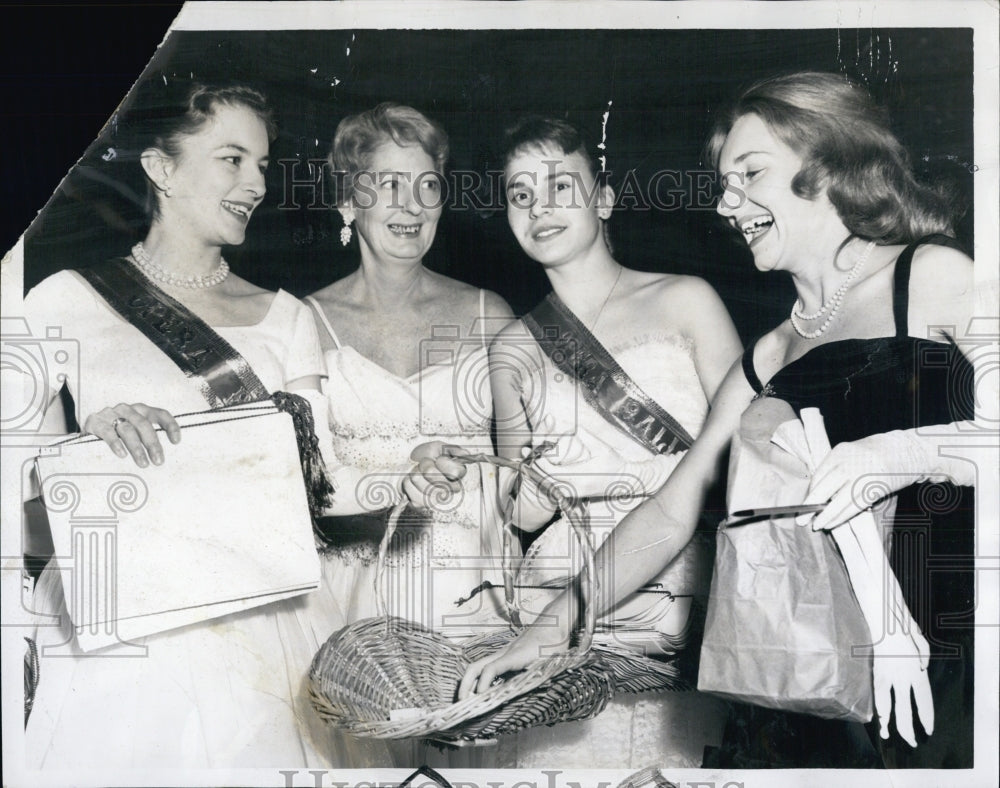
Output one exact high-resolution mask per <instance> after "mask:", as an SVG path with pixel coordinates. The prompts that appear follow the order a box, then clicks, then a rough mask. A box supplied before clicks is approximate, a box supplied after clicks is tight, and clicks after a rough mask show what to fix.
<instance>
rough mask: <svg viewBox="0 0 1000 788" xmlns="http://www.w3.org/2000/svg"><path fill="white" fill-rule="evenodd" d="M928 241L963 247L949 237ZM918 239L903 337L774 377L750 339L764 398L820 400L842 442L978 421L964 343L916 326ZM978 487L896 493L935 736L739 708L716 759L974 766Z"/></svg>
mask: <svg viewBox="0 0 1000 788" xmlns="http://www.w3.org/2000/svg"><path fill="white" fill-rule="evenodd" d="M925 240H929V241H930V242H932V243H938V244H942V245H947V246H954V241H953V240H952V239H950V238H947V237H945V236H932V237H931V238H930V239H925ZM917 246H918V244H911V245H910V246H908V247H907V248H906V249H905V250H904V251H903V252H902V253H901V254H900V256H899V258H898V259H897V261H896V263H895V269H894V271H893V285H894V287H893V303H892V310H893V319H894V325H895V335H894V336H888V337H879V338H874V339H845V340H840V341H833V342H827V343H825V344H822V345H818V346H817V347H815V348H813V349H812V350H811V351H809V352H808V353H806V354H805V355H804V356H801V357H800V358H798V359H797V360H795V361H793V362H792V363H790V364H788V365H787V366H785V367H784V368H783V369H781V370H779V371H778V372H777V373H775V375H774V376H773V377H772V378H771V379H770V380H769V381H767V382H766V383H764V382H762V381H761V380H760V379H759V378H758V377H757V373H756V371H755V370H754V366H753V345H751V346H750V347H748V348H747V350H746V352H745V353H744V356H743V370H744V374H745V375H746V378H747V380H748V381H749V383H750V384H751V386H752V387H753V388H754V390H755V391H756V392H757V396H758V397H762V396H771V397H777V398H779V399H783V400H785V401H786V402H788V403H789V404H790V405H791V406H792V407H793V408H794V409H795V411H796V413H798V412H799V411H800V410H801V409H802V408H807V407H812V408H819V410H820V412H821V413H822V414H823V419H824V422H825V426H826V430H827V433H828V435H829V437H830V443H831V445H833V446H836V445H837V444H838V443H841V442H843V441H855V440H858V439H860V438H864V437H866V436H869V435H874V434H876V433H881V432H888V431H891V430H903V429H912V428H914V427H929V426H931V425H934V424H947V423H950V422H953V421H959V420H965V419H971V418H972V417H973V402H974V394H973V388H972V386H973V380H974V370H973V368H972V365H971V364H970V363H969V362H968V360H967V359H966V358H965V357H964V356H963V355H962V353H961V352H960V351H959V349H958V347H957V346H956V345H954V344H953V343H943V342H933V341H930V340H927V339H919V338H916V337H911V336H909V335H908V333H907V330H908V329H907V326H908V320H907V315H908V304H909V280H910V266H911V262H912V259H913V253H914V251H915V249H916V248H917ZM973 493H974V491H973V489H972V488H970V487H956V486H954V485H952V484H942V483H926V484H917V485H912V486H910V487H907V488H905V489H904V490H901V491H900V492H899V493H898V494H897V496H896V498H897V500H896V504H895V514H894V517H893V521H892V533H891V539H890V549H889V560H890V564H891V565H892V568H893V572H894V573H895V575H896V577H897V578H898V580H899V582H900V586H901V587H902V589H903V594H904V597H905V599H906V603H907V605H908V606H909V609H910V611H911V612H912V614H913V616H914V618H915V620H916V621H917V623H918V624H919V625H920V627H921V630H922V631H923V632H924V634H925V636H926V637H927V639H928V641H929V643H930V646H931V660H930V666H929V668H928V674H929V678H930V683H931V691H932V694H933V697H934V708H935V717H936V723H935V729H934V734H933V735H932V736H929V737H928V736H927V735H926V734H925V733H924V731H923V730H922V729H921V728H920V726H919V723H918V722H917V715H916V714H914V715H913V718H914V722H915V725H914V727H915V728H916V729H917V742H918V745H919V746H918V747H917V748H916V749H914V748H911V747H910V746H909V745H907V744H906V743H905V742H903V741H902V740H901V739H900V738H899V737H898V735H896V734H895V731H894V728H893V729H892V730H893V736H892V738H891V739H889V740H888V741H883V740H881V739H880V738H879V734H878V730H877V722H872V723H869V724H868V726H862V725H861V724H859V723H843V722H839V721H832V720H822V719H819V718H815V717H808V716H805V715H799V714H789V713H783V712H776V711H771V710H768V709H761V708H756V707H750V706H735V707H734V713H733V715H732V716H731V719H730V721H729V724H728V725H727V730H726V737H725V738H726V741H725V744H724V747H723V749H722V750H721V751H720V752H719V753H715V754H713V756H712V758H711V759H710V761H709V764H708V765H712V766H727V767H736V768H740V767H746V768H759V767H781V768H792V767H825V768H831V767H845V768H850V767H854V768H879V767H883V766H884V767H888V768H971V766H972V743H973V738H974V737H973V684H972V681H973V640H974V638H973V634H974V627H973V624H974V610H975V603H974V576H973V568H972V558H973V556H974V545H975V531H974V518H973V508H974V495H973ZM866 728H867V730H866Z"/></svg>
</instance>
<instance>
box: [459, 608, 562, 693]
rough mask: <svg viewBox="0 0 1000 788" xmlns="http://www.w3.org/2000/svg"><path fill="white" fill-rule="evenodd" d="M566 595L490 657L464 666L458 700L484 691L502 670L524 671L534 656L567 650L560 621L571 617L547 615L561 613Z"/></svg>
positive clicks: (536, 657) (549, 655)
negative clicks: (557, 611)
mask: <svg viewBox="0 0 1000 788" xmlns="http://www.w3.org/2000/svg"><path fill="white" fill-rule="evenodd" d="M569 599H570V597H569V595H567V594H562V595H560V596H559V598H557V599H556V600H554V601H553V602H552V603H551V604H549V605H548V606H547V607H546V609H545V610H546V612H545V613H543V614H542V615H541V616H539V617H538V619H537V620H536V621H534V622H533V623H532V624H530V625H529V626H527V627H526V628H525V629H523V630H522V631H521V632H520V634H518V636H517V637H516V638H514V639H513V640H512V641H511V642H510V643H508V644H507V645H506V646H504V647H503V649H501V650H500V651H499V652H498V653H496V654H494V655H493V656H490V657H483V659H478V660H476V661H475V662H473V663H472V664H471V665H469V667H468V668H466V669H465V675H464V676H463V677H462V681H461V683H460V684H459V685H458V699H459V700H462V699H463V698H467V697H469V695H472V694H475V693H480V692H486V691H487V690H488V689H489V688H490V686H491V685H492V684H493V682H494V681H495V680H496V678H497V677H498V676H502V675H503V674H504V673H510V672H513V671H519V670H524V669H525V668H527V667H528V666H529V665H531V663H533V662H534V661H535V660H536V659H539V658H541V657H551V656H556V655H558V654H560V653H563V652H565V651H567V650H569V643H570V631H569V629H568V628H567V627H566V626H565V625H564V624H563V623H562V622H564V621H569V620H570V619H571V617H570V616H568V615H561V616H560V615H555V616H554V617H549V615H547V614H548V613H549V612H550V611H553V610H560V609H561V610H563V611H564V612H565V609H566V603H567V601H568V600H569Z"/></svg>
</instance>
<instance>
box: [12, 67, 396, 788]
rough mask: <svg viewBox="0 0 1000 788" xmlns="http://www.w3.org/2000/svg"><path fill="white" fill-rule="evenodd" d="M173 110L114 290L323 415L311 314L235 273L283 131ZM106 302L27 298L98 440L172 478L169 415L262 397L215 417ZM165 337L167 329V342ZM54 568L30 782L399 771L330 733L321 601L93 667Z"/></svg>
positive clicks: (185, 377) (196, 377)
mask: <svg viewBox="0 0 1000 788" xmlns="http://www.w3.org/2000/svg"><path fill="white" fill-rule="evenodd" d="M164 98H172V97H161V99H160V100H161V103H160V105H159V113H158V115H157V118H158V120H157V122H155V124H154V128H153V129H152V130H151V129H149V128H147V129H146V130H147V132H148V133H149V135H150V136H149V137H148V138H147V139H145V140H144V146H143V147H140V148H139V150H142V157H141V161H142V165H143V168H144V171H145V173H146V177H147V178H148V182H149V190H150V197H151V205H152V217H151V226H150V229H149V232H148V234H147V235H146V237H145V240H144V241H143V243H141V244H136V246H135V247H134V248H133V249H132V252H131V255H130V256H129V257H127V258H123V259H121V260H115V261H109V264H103V265H104V268H102V269H100V270H102V271H105V268H106V269H108V270H107V271H105V272H104V273H102V274H101V275H102V276H105V280H104V281H105V282H118V283H119V284H121V283H129V285H128V286H129V287H133V286H134V287H135V288H138V292H141V293H143V294H144V297H145V296H148V297H149V298H150V299H153V300H155V301H156V302H157V303H159V304H161V305H162V304H166V305H167V306H166V308H167V309H168V310H171V309H176V310H177V311H176V312H175V313H173V314H174V315H175V316H176V317H177V318H178V320H182V321H184V320H186V321H190V322H187V323H184V325H188V326H190V325H195V324H196V323H197V321H201V322H203V323H204V324H205V325H207V326H208V327H210V330H214V331H215V332H217V336H218V337H221V338H222V340H224V342H226V343H229V345H230V346H231V348H232V349H234V350H235V351H236V353H237V354H238V356H242V359H243V360H244V361H245V362H246V368H248V369H249V376H251V377H252V376H254V375H256V378H257V379H258V381H257V382H259V383H260V384H262V387H263V389H265V390H266V391H265V393H267V392H272V393H273V392H276V391H282V390H283V391H296V392H298V393H299V394H300V395H303V396H306V397H307V398H308V399H311V400H313V401H322V398H321V396H320V394H319V391H318V387H319V379H320V376H321V374H322V371H323V368H322V357H321V354H320V348H319V343H318V337H317V334H316V328H315V323H314V321H313V320H312V316H311V314H310V312H309V310H308V308H307V307H306V306H305V305H304V304H302V303H301V302H299V301H298V300H297V299H295V298H294V297H293V296H291V295H289V294H288V293H286V292H284V291H278V292H277V293H273V292H269V291H266V290H262V289H260V288H258V287H256V286H255V285H253V284H251V283H250V282H247V281H245V280H243V279H241V278H240V277H238V276H236V275H234V274H229V271H228V267H227V266H226V263H225V261H224V260H222V257H221V247H222V246H223V245H237V244H240V243H242V242H243V240H244V235H245V229H246V225H247V222H248V221H249V218H250V215H251V214H252V212H253V210H254V208H256V207H257V205H259V204H260V202H261V200H262V199H263V197H264V192H265V181H264V170H265V168H266V166H267V159H268V148H269V140H270V139H271V138H273V127H272V124H271V120H270V114H269V111H268V109H267V106H266V103H265V100H264V98H263V96H261V95H260V94H259V93H257V92H256V91H253V90H251V89H249V88H245V87H223V88H217V87H206V86H200V85H196V86H194V87H193V88H190V89H189V90H188V91H187V92H186V93H185V94H184V95H183V96H178V97H176V100H177V102H178V103H177V104H176V105H174V104H172V103H167V104H166V106H169V107H170V108H171V109H174V108H176V112H175V113H174V114H170V113H168V112H166V111H164V103H163V100H164ZM136 122H139V121H136ZM123 125H124V124H123ZM92 270H97V269H92ZM109 272H110V273H109ZM113 277H119V278H118V279H114V278H113ZM102 287H104V285H101V284H100V282H96V284H95V280H94V279H93V278H91V274H90V272H89V270H83V271H79V272H78V271H62V272H60V273H57V274H55V275H54V276H51V277H49V278H48V279H46V280H45V281H43V282H42V283H41V284H39V285H38V286H37V287H35V288H33V289H32V290H31V292H30V293H28V295H27V297H26V298H25V303H24V312H25V316H26V318H27V320H28V322H29V325H30V326H32V328H33V329H35V330H37V331H42V330H44V328H45V327H47V326H60V327H61V328H62V337H63V338H64V339H67V340H75V341H76V343H77V346H78V347H79V348H80V356H79V366H78V367H77V368H74V369H73V370H72V373H74V374H70V375H69V376H68V377H67V379H66V383H67V385H68V387H69V390H70V392H71V393H72V395H73V398H74V401H75V403H76V407H77V418H78V420H79V422H80V423H81V424H83V427H84V430H85V431H87V432H90V433H92V434H94V435H97V436H98V437H100V438H102V439H103V440H105V441H106V442H107V443H108V444H109V447H110V449H111V450H113V451H114V452H115V453H116V454H118V455H119V456H120V457H126V456H128V454H131V455H132V457H133V458H134V460H135V462H136V463H137V464H138V465H140V466H143V467H145V466H146V465H148V464H149V463H153V464H157V465H159V464H161V463H166V464H169V463H170V462H171V457H170V451H169V450H167V451H164V447H163V445H161V442H160V440H159V439H158V438H157V435H156V433H155V432H154V426H160V427H162V428H164V430H165V433H166V435H167V436H168V437H169V438H170V440H171V441H172V442H174V443H176V442H178V441H179V440H181V436H180V431H179V429H178V427H177V423H176V421H175V420H174V418H173V416H172V415H171V414H176V413H181V412H191V411H201V410H205V409H206V408H207V407H208V406H209V404H210V403H211V406H212V407H216V406H218V405H219V404H232V403H233V402H236V401H240V400H241V399H243V400H246V399H250V398H252V397H250V396H244V394H246V393H247V392H245V391H237V392H236V393H235V395H234V396H233V397H232V398H231V399H230V400H225V399H223V400H222V401H219V400H218V399H216V401H214V402H213V401H212V400H211V399H208V401H206V400H207V398H208V396H209V395H207V394H206V393H205V391H206V390H212V395H213V396H214V395H215V394H216V393H217V391H215V390H214V389H213V382H212V381H211V380H210V379H209V377H208V376H207V375H208V373H207V372H206V375H205V376H202V375H200V374H186V373H185V370H183V369H182V368H181V367H180V366H178V364H176V363H175V361H174V360H172V359H171V358H170V357H168V356H167V355H166V353H165V352H164V351H162V350H161V349H159V348H158V347H157V346H156V345H154V343H153V341H151V338H150V336H151V335H150V334H149V333H145V332H144V330H143V329H142V328H141V321H140V323H139V324H137V323H135V322H134V320H133V317H134V315H135V313H134V312H131V311H128V310H127V309H126V311H122V308H123V307H122V304H121V303H118V304H116V303H115V302H116V297H115V296H116V294H115V292H114V290H115V288H114V287H112V288H111V290H102V289H101V288H102ZM108 299H110V301H109V300H108ZM125 306H126V307H127V306H128V305H125ZM161 317H162V315H161ZM154 322H157V321H154ZM167 323H169V320H168V321H162V322H159V323H158V324H159V325H160V326H161V328H160V329H159V330H161V331H163V332H165V333H164V334H163V336H164V337H165V336H166V335H167V334H166V332H168V331H169V329H165V328H162V326H164V325H167ZM182 352H183V351H182ZM217 371H218V369H213V370H212V372H213V374H214V373H216V372H217ZM245 371H246V369H244V370H243V372H241V378H243V379H244V380H245V379H246V377H245V375H244V373H245ZM75 373H78V374H75ZM216 380H218V378H216ZM237 387H238V384H237ZM48 397H49V399H48V406H49V407H52V406H53V403H58V397H57V392H56V391H54V390H51V391H49V392H48ZM115 403H118V404H115ZM125 403H132V404H125ZM146 403H155V405H156V406H157V407H151V406H150V405H147V404H146ZM246 525H247V527H248V528H253V527H259V526H255V524H254V523H247V524H246ZM54 563H55V562H50V566H49V568H47V569H46V570H45V571H44V572H43V574H42V576H41V578H40V580H39V584H38V587H37V588H36V590H35V595H34V605H35V611H36V612H37V613H39V614H40V616H41V620H42V621H43V623H42V624H41V625H40V626H39V627H38V630H37V642H38V653H39V655H40V681H39V684H38V687H37V692H36V696H35V699H34V706H33V710H32V712H31V716H30V718H29V719H28V721H27V725H26V730H25V736H26V761H27V764H28V765H29V767H33V768H40V769H46V770H48V769H66V770H74V771H75V772H77V773H78V770H80V769H88V768H90V769H101V770H107V769H121V768H135V769H143V770H149V769H190V768H219V769H237V768H247V767H277V766H284V767H288V766H295V767H323V766H330V765H336V764H337V763H338V762H339V761H341V760H344V759H346V757H347V755H346V753H347V752H348V751H349V752H350V753H351V754H350V757H351V759H352V760H353V761H355V762H358V761H361V760H363V759H367V760H368V761H369V762H371V763H377V762H381V761H384V751H383V750H382V748H380V747H378V746H376V745H371V744H361V743H358V742H354V741H353V740H349V739H346V738H345V737H343V736H341V735H339V734H334V733H333V732H331V731H330V730H328V729H326V728H325V727H324V726H323V725H322V724H321V723H320V722H319V720H318V718H317V717H316V715H315V714H314V712H313V711H312V709H311V708H310V706H309V704H308V699H307V696H306V695H305V693H304V680H305V677H306V674H307V671H308V668H309V663H310V660H311V658H312V656H313V654H314V653H315V651H316V649H317V648H318V646H319V645H320V644H321V643H322V642H323V641H324V640H325V638H326V637H327V635H328V634H329V632H330V630H331V628H335V627H336V626H338V625H339V623H340V622H342V621H343V619H344V615H343V612H342V611H341V610H340V609H339V608H338V606H337V604H336V602H335V601H334V598H333V597H332V596H331V595H329V594H327V593H325V592H324V591H323V590H322V589H321V590H318V591H315V592H313V593H311V594H308V595H306V596H300V597H297V598H293V599H290V600H286V601H281V602H275V603H271V604H268V605H264V606H262V607H257V608H254V609H252V610H248V611H245V612H242V613H238V614H232V615H229V616H226V617H224V618H221V619H216V620H213V621H209V622H205V623H199V624H193V625H189V626H186V627H184V628H181V629H175V630H172V631H169V632H165V633H161V634H158V635H153V636H149V637H147V638H143V639H141V640H140V641H138V645H140V646H144V647H145V649H146V652H145V656H140V657H135V656H131V658H128V657H122V656H121V653H120V652H118V651H117V648H118V647H111V648H110V649H107V650H102V651H98V652H94V653H89V654H84V653H82V652H81V651H80V650H79V648H78V646H77V645H76V643H75V640H74V637H73V630H72V625H71V623H70V621H69V617H68V616H67V615H66V608H65V603H64V601H63V593H62V584H61V582H60V579H59V569H58V567H56V566H54ZM177 582H178V583H183V582H184V578H183V577H178V578H177ZM62 644H65V645H62ZM130 653H131V652H130ZM48 655H52V656H51V658H46V657H47V656H48ZM116 656H117V657H119V658H116ZM359 748H360V749H359ZM359 752H363V755H361V754H359ZM153 774H155V772H154V773H153ZM162 776H163V772H160V778H161V779H162Z"/></svg>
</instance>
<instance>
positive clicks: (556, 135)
mask: <svg viewBox="0 0 1000 788" xmlns="http://www.w3.org/2000/svg"><path fill="white" fill-rule="evenodd" d="M552 146H554V147H557V148H559V149H560V150H561V151H562V152H563V153H564V154H566V155H567V156H568V155H570V154H571V153H579V154H580V155H581V156H583V158H584V160H585V161H586V162H587V167H588V169H589V170H590V174H591V175H592V176H593V177H594V178H595V179H596V178H597V177H598V173H599V172H600V164H599V162H598V160H597V158H596V157H595V156H594V155H593V153H592V152H591V151H590V149H589V148H588V146H587V143H586V141H585V140H584V136H583V133H582V132H581V131H580V129H578V128H577V127H576V126H574V125H573V124H572V123H569V122H568V121H565V120H559V119H557V118H547V117H543V116H540V115H529V116H526V117H523V118H521V119H520V120H518V121H517V122H516V123H515V124H514V125H513V126H511V127H510V128H508V129H507V130H506V131H505V132H504V137H503V146H502V152H503V163H504V167H506V166H507V165H508V164H510V162H511V160H512V159H513V158H514V157H515V156H517V155H518V154H519V153H522V152H524V151H532V150H533V151H541V150H544V149H545V148H547V147H552Z"/></svg>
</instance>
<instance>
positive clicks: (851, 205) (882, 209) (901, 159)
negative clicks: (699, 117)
mask: <svg viewBox="0 0 1000 788" xmlns="http://www.w3.org/2000/svg"><path fill="white" fill-rule="evenodd" d="M749 114H753V115H757V116H758V117H759V118H760V119H761V120H763V121H764V123H766V124H767V126H768V127H769V128H770V129H771V131H772V132H774V134H775V135H776V136H777V137H778V138H779V139H780V140H781V141H782V142H784V143H785V144H786V145H787V146H788V147H790V148H791V149H792V150H793V151H795V152H796V153H797V154H798V155H799V156H801V157H802V169H801V170H799V172H798V174H797V175H796V176H795V177H794V178H793V180H792V191H793V192H794V193H795V194H797V195H798V196H799V197H804V198H806V199H814V198H815V197H816V196H817V195H818V194H819V193H820V191H821V189H822V188H823V187H826V190H827V196H828V198H829V200H830V202H831V203H832V204H833V206H834V207H835V208H836V210H837V213H838V215H839V216H840V218H841V221H843V223H844V226H845V227H847V229H848V230H850V231H851V232H852V233H854V234H855V235H857V236H860V237H862V238H867V239H869V240H874V241H877V242H879V243H882V244H895V243H911V242H913V241H915V240H917V239H919V238H921V237H923V236H925V235H928V234H931V233H946V234H951V233H952V223H953V218H954V217H953V210H952V207H951V201H950V200H949V198H948V197H947V196H946V195H945V194H944V193H942V192H939V191H937V190H935V189H931V188H928V187H926V186H924V185H922V184H920V183H918V182H917V180H916V178H915V177H914V175H913V170H912V168H911V166H910V161H909V156H908V155H907V153H906V150H905V148H904V147H903V145H902V143H900V141H899V140H898V139H897V138H896V136H895V135H894V134H893V133H892V131H891V130H890V128H889V121H888V113H887V112H886V111H885V110H884V109H883V108H881V107H879V106H877V105H876V104H875V102H874V101H873V99H872V97H871V95H870V94H869V93H868V91H867V90H865V89H864V88H863V87H861V86H860V85H858V84H856V83H855V82H852V81H851V80H849V79H848V78H847V77H845V76H843V75H841V74H832V73H825V72H814V71H802V72H796V73H792V74H785V75H782V76H777V77H772V78H769V79H764V80H761V81H759V82H756V83H754V84H753V85H751V86H750V87H748V88H747V89H745V90H744V91H743V92H742V93H740V94H739V96H738V97H737V98H736V100H735V102H733V104H732V105H731V106H730V107H729V108H728V110H727V111H725V112H724V113H723V114H722V115H721V117H720V118H719V119H718V120H717V121H716V123H715V126H714V128H713V130H712V133H711V135H710V136H709V139H708V142H707V143H706V146H705V160H706V161H708V162H710V163H711V164H712V166H713V167H715V168H716V169H718V167H719V156H720V154H721V151H722V146H723V145H724V144H725V141H726V137H727V136H728V135H729V132H730V131H731V129H732V127H733V125H734V124H735V123H736V121H737V120H739V118H741V117H742V116H744V115H749Z"/></svg>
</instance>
